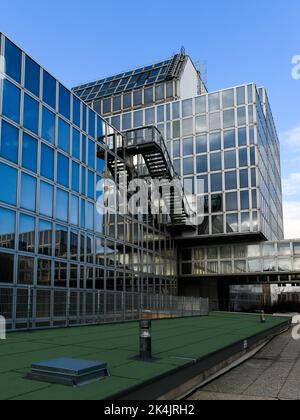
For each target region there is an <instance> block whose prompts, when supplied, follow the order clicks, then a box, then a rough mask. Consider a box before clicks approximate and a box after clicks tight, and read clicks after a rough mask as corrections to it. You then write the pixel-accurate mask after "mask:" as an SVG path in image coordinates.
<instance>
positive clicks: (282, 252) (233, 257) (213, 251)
mask: <svg viewBox="0 0 300 420" xmlns="http://www.w3.org/2000/svg"><path fill="white" fill-rule="evenodd" d="M180 261H181V263H180V265H181V268H180V273H181V275H182V276H194V275H233V274H246V273H248V274H255V273H257V274H258V273H264V274H268V273H270V274H272V273H287V274H289V273H294V274H293V275H292V277H293V278H294V280H295V279H296V277H297V279H298V280H299V275H298V276H297V273H300V242H299V241H279V242H266V243H254V244H251V245H243V244H238V245H237V244H236V245H228V244H227V245H226V246H224V245H223V246H217V247H216V246H212V247H209V248H207V247H199V248H188V249H183V250H182V251H181V258H180ZM289 277H290V278H288V279H285V281H286V280H293V278H292V277H291V276H290V275H289ZM272 280H274V278H272ZM277 280H278V281H280V278H279V277H278V279H277Z"/></svg>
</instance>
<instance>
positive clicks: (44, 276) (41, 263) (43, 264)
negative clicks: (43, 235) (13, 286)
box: [37, 259, 52, 286]
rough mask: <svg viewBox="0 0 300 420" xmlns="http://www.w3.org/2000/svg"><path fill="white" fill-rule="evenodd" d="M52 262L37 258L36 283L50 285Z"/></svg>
mask: <svg viewBox="0 0 300 420" xmlns="http://www.w3.org/2000/svg"><path fill="white" fill-rule="evenodd" d="M51 267H52V264H51V261H49V260H40V259H39V260H38V268H37V284H38V285H39V286H51V276H52V269H51Z"/></svg>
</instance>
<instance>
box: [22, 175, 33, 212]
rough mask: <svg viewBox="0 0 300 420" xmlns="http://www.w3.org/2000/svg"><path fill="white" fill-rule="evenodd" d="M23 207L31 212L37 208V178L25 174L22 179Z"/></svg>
mask: <svg viewBox="0 0 300 420" xmlns="http://www.w3.org/2000/svg"><path fill="white" fill-rule="evenodd" d="M21 207H22V208H23V209H27V210H31V211H35V207H36V178H33V177H32V176H29V175H27V174H24V173H23V174H22V177H21Z"/></svg>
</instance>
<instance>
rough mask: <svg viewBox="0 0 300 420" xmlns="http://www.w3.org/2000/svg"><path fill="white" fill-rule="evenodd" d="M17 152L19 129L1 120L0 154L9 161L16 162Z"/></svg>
mask: <svg viewBox="0 0 300 420" xmlns="http://www.w3.org/2000/svg"><path fill="white" fill-rule="evenodd" d="M18 153H19V130H18V129H17V128H15V127H14V126H12V125H11V124H8V123H7V122H6V121H2V128H1V141H0V156H1V157H3V158H4V159H6V160H10V161H11V162H14V163H18Z"/></svg>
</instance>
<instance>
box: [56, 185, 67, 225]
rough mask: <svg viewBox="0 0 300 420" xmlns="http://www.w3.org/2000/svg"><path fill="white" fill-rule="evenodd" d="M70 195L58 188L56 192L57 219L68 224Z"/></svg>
mask: <svg viewBox="0 0 300 420" xmlns="http://www.w3.org/2000/svg"><path fill="white" fill-rule="evenodd" d="M68 201H69V194H68V193H67V192H65V191H63V190H60V189H59V188H57V191H56V217H57V219H59V220H61V221H63V222H67V221H68V210H69V202H68Z"/></svg>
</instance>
